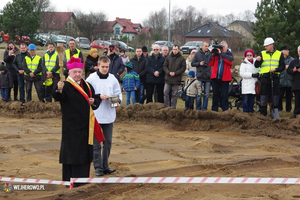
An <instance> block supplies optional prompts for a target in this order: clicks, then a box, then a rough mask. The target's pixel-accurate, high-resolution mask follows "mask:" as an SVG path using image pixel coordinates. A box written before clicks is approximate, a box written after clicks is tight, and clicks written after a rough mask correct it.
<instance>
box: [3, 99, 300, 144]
mask: <svg viewBox="0 0 300 200" xmlns="http://www.w3.org/2000/svg"><path fill="white" fill-rule="evenodd" d="M0 108H1V109H0V114H1V115H2V116H9V117H13V118H30V119H43V118H56V117H61V111H60V104H59V103H58V102H55V103H41V102H33V101H32V102H29V103H26V105H25V106H22V105H21V103H20V102H15V101H12V102H8V103H5V102H0ZM117 121H122V122H124V121H138V122H143V123H146V124H156V123H159V124H165V125H166V126H168V127H170V128H171V129H174V130H179V131H181V130H192V131H214V132H219V131H222V132H236V133H245V134H250V135H265V136H268V137H272V138H283V139H284V138H288V137H289V138H290V137H293V136H296V135H299V134H300V132H299V128H300V123H299V118H297V119H293V120H290V119H271V118H270V116H267V117H264V116H261V115H259V114H258V113H254V114H246V113H243V112H241V111H238V110H228V111H226V112H212V111H183V110H176V109H173V108H167V107H166V106H165V105H164V104H161V103H149V104H145V105H141V104H134V105H129V106H128V107H126V108H123V107H120V108H117Z"/></svg>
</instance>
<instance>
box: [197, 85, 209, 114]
mask: <svg viewBox="0 0 300 200" xmlns="http://www.w3.org/2000/svg"><path fill="white" fill-rule="evenodd" d="M199 82H200V86H201V88H203V85H204V96H203V105H202V102H201V99H202V97H201V94H199V95H200V97H197V108H196V110H207V105H208V98H209V90H210V82H209V81H208V82H202V81H199Z"/></svg>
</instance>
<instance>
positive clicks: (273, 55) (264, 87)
mask: <svg viewBox="0 0 300 200" xmlns="http://www.w3.org/2000/svg"><path fill="white" fill-rule="evenodd" d="M264 46H265V49H266V50H265V51H262V52H261V54H260V55H259V56H257V57H256V61H255V63H254V65H255V67H256V68H258V67H260V68H261V70H260V73H261V87H260V105H261V106H260V114H261V115H264V116H266V115H267V103H268V102H269V105H270V107H271V108H272V106H273V108H278V105H279V75H280V72H282V71H283V70H284V69H285V63H284V57H283V54H282V53H281V52H280V51H278V50H276V49H275V47H274V40H273V38H270V37H268V38H266V39H265V41H264ZM255 75H256V74H252V76H255ZM272 79H273V88H272V85H271V81H272ZM272 96H273V101H272ZM271 102H273V105H272V104H271Z"/></svg>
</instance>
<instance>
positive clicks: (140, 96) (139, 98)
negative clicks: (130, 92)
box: [135, 82, 146, 104]
mask: <svg viewBox="0 0 300 200" xmlns="http://www.w3.org/2000/svg"><path fill="white" fill-rule="evenodd" d="M145 85H146V83H143V82H140V87H139V88H138V90H137V91H135V100H136V102H139V103H140V104H144V101H145V93H144V90H145Z"/></svg>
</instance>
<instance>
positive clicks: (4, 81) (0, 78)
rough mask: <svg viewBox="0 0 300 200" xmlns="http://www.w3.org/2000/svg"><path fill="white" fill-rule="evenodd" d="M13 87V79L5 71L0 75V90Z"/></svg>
mask: <svg viewBox="0 0 300 200" xmlns="http://www.w3.org/2000/svg"><path fill="white" fill-rule="evenodd" d="M12 87H13V77H12V74H11V73H10V72H9V71H7V70H5V71H4V73H3V74H2V73H1V74H0V88H2V89H3V88H12Z"/></svg>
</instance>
